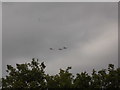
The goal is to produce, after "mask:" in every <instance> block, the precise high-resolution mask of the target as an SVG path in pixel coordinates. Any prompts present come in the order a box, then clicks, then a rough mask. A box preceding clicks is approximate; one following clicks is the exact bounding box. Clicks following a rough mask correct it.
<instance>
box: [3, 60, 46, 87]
mask: <svg viewBox="0 0 120 90" xmlns="http://www.w3.org/2000/svg"><path fill="white" fill-rule="evenodd" d="M7 72H8V73H9V75H8V76H6V78H2V88H3V89H4V88H39V89H42V88H46V87H45V86H46V82H45V73H44V67H42V65H41V64H39V63H38V60H37V61H35V59H34V58H33V59H32V62H31V63H25V64H16V68H14V67H12V66H11V65H7Z"/></svg>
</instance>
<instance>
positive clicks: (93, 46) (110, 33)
mask: <svg viewBox="0 0 120 90" xmlns="http://www.w3.org/2000/svg"><path fill="white" fill-rule="evenodd" d="M117 5H118V4H117V2H114V3H110V2H106V3H82V2H79V3H78V2H76V3H69V2H67V3H65V2H61V3H60V2H59V3H55V2H51V3H50V2H36V3H35V2H34V3H33V2H31V3H30V2H26V3H25V2H21V3H20V2H19V3H17V2H16V3H15V2H14V3H10V2H3V4H2V66H3V67H2V68H3V69H2V73H3V76H4V75H5V74H6V73H5V70H6V65H7V64H11V65H13V66H15V64H16V63H25V62H30V61H31V59H32V58H36V59H39V62H43V61H44V62H45V65H46V69H45V70H46V73H49V74H56V73H58V72H59V69H60V68H62V69H66V68H67V67H68V66H72V70H71V72H72V73H79V72H81V71H87V72H91V71H92V69H93V68H95V69H96V70H99V69H101V68H107V66H108V64H110V63H111V64H114V65H115V66H116V67H117V66H118V6H117ZM64 46H65V47H67V49H63V50H58V49H59V48H63V47H64ZM49 48H53V49H54V50H50V49H49Z"/></svg>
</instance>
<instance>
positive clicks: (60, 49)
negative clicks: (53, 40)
mask: <svg viewBox="0 0 120 90" xmlns="http://www.w3.org/2000/svg"><path fill="white" fill-rule="evenodd" d="M63 49H67V47H63V48H59V49H58V50H63ZM50 50H54V49H53V48H50Z"/></svg>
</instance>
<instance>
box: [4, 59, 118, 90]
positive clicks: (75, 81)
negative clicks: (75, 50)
mask: <svg viewBox="0 0 120 90" xmlns="http://www.w3.org/2000/svg"><path fill="white" fill-rule="evenodd" d="M45 67H46V66H45V65H44V63H43V62H42V63H39V62H38V60H35V59H34V58H33V59H32V61H31V63H25V64H16V67H12V66H11V65H7V70H6V71H7V72H8V75H7V76H6V77H4V78H2V88H3V89H6V88H7V89H16V88H26V89H30V88H35V89H37V90H43V89H49V88H81V89H82V90H88V89H93V88H95V89H96V88H97V89H100V90H101V89H102V90H106V89H111V88H112V89H114V88H120V68H117V69H115V68H114V65H113V64H109V65H108V69H102V70H99V71H98V72H97V71H95V69H93V71H92V74H91V75H89V74H88V73H87V72H81V73H77V74H76V75H73V74H72V73H70V72H69V70H70V69H71V67H68V68H67V69H66V70H63V69H60V72H59V73H58V74H56V75H49V74H45V71H44V69H45Z"/></svg>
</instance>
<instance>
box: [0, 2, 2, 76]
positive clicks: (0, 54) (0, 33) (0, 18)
mask: <svg viewBox="0 0 120 90" xmlns="http://www.w3.org/2000/svg"><path fill="white" fill-rule="evenodd" d="M0 77H2V4H1V2H0Z"/></svg>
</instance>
